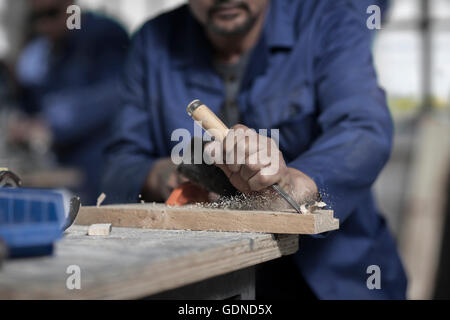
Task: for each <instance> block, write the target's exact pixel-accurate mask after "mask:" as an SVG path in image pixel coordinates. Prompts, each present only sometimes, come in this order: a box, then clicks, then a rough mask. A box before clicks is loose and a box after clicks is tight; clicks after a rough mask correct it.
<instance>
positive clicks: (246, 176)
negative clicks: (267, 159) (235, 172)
mask: <svg viewBox="0 0 450 320" xmlns="http://www.w3.org/2000/svg"><path fill="white" fill-rule="evenodd" d="M258 171H259V170H258V169H257V170H255V169H253V167H252V166H249V165H245V166H242V167H241V170H240V171H239V175H240V176H241V178H242V179H243V180H244V181H248V180H250V178H252V177H253V176H254V175H255V174H257V173H258Z"/></svg>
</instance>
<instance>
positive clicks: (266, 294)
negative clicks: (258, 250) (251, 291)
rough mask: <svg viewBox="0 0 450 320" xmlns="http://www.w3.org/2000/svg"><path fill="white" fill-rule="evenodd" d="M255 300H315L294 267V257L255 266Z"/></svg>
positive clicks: (285, 257) (284, 257)
mask: <svg viewBox="0 0 450 320" xmlns="http://www.w3.org/2000/svg"><path fill="white" fill-rule="evenodd" d="M255 276H256V279H255V291H256V293H255V294H256V299H257V300H296V301H304V300H317V298H316V296H315V295H314V293H313V292H312V291H311V289H310V288H309V286H308V284H307V283H306V282H305V280H304V279H303V276H302V275H301V274H300V271H299V269H298V267H297V266H296V265H295V262H294V256H293V255H290V256H283V257H281V258H279V259H275V260H272V261H269V262H266V263H263V264H260V265H257V266H256V275H255Z"/></svg>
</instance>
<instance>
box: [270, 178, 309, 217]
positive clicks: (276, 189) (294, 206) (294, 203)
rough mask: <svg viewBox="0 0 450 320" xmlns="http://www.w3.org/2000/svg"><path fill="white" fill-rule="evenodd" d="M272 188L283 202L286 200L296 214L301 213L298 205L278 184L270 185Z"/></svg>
mask: <svg viewBox="0 0 450 320" xmlns="http://www.w3.org/2000/svg"><path fill="white" fill-rule="evenodd" d="M272 188H273V189H274V190H275V191H276V192H278V193H279V194H280V195H281V196H282V197H283V199H284V200H286V201H287V202H288V203H289V204H290V205H291V207H292V208H294V209H295V211H297V212H298V213H302V211H301V210H300V206H299V205H298V203H297V202H295V201H294V199H292V198H291V197H290V196H289V195H288V194H287V193H286V191H284V190H283V189H282V188H281V187H280V186H279V185H278V184H274V185H272Z"/></svg>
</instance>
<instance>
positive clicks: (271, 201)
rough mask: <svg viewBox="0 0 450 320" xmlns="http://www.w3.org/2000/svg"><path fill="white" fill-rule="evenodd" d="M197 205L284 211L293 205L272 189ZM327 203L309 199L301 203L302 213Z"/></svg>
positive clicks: (217, 207)
mask: <svg viewBox="0 0 450 320" xmlns="http://www.w3.org/2000/svg"><path fill="white" fill-rule="evenodd" d="M195 205H196V206H199V207H202V208H212V209H228V210H267V211H282V210H291V209H292V207H291V206H290V205H289V204H288V203H287V202H286V201H285V200H284V199H283V198H282V197H281V196H279V195H278V194H276V193H274V192H273V191H272V190H266V191H263V192H257V193H251V194H244V193H239V194H237V195H235V196H222V197H219V199H218V200H216V201H214V202H207V203H204V202H202V203H197V204H195ZM326 206H327V204H326V203H324V202H322V201H320V202H318V201H315V200H307V201H305V202H304V203H302V204H301V206H300V208H301V211H302V213H312V212H314V211H316V210H319V209H323V208H325V207H326Z"/></svg>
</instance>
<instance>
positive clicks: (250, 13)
mask: <svg viewBox="0 0 450 320" xmlns="http://www.w3.org/2000/svg"><path fill="white" fill-rule="evenodd" d="M268 2H269V0H189V5H190V8H191V11H192V13H193V14H194V16H195V17H196V18H197V20H198V21H200V23H201V24H203V25H204V26H206V28H207V29H208V30H210V31H212V32H214V33H217V34H220V35H225V36H226V35H240V34H245V33H246V32H248V31H249V30H250V29H251V28H252V26H253V25H254V24H255V22H256V21H257V20H258V18H259V17H260V16H261V15H263V14H264V12H265V8H266V7H267V5H268Z"/></svg>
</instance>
